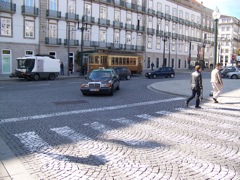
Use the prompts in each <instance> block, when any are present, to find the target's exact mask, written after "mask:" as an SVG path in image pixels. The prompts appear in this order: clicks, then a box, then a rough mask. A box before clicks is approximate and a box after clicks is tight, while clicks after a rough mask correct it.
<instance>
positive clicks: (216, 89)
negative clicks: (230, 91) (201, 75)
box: [211, 63, 223, 103]
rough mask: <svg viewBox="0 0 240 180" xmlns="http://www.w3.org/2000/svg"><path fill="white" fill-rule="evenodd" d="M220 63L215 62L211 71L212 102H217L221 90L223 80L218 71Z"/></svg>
mask: <svg viewBox="0 0 240 180" xmlns="http://www.w3.org/2000/svg"><path fill="white" fill-rule="evenodd" d="M220 69H221V64H220V63H217V64H216V67H215V69H213V70H212V72H211V83H212V88H213V90H212V92H213V101H214V103H218V100H217V98H218V97H219V95H220V94H221V92H222V88H223V81H222V75H221V72H220Z"/></svg>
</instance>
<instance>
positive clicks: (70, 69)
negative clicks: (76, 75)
mask: <svg viewBox="0 0 240 180" xmlns="http://www.w3.org/2000/svg"><path fill="white" fill-rule="evenodd" d="M68 71H70V72H71V74H72V73H73V64H72V62H70V63H69V67H68Z"/></svg>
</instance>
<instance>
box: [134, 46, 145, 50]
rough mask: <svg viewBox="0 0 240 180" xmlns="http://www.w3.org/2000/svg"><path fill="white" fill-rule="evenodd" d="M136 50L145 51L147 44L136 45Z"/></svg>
mask: <svg viewBox="0 0 240 180" xmlns="http://www.w3.org/2000/svg"><path fill="white" fill-rule="evenodd" d="M136 51H145V46H136Z"/></svg>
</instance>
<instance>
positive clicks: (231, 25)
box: [217, 15, 240, 66]
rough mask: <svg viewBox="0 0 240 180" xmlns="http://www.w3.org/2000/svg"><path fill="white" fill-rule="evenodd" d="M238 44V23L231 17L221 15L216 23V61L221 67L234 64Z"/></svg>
mask: <svg viewBox="0 0 240 180" xmlns="http://www.w3.org/2000/svg"><path fill="white" fill-rule="evenodd" d="M239 43H240V21H239V20H238V19H237V18H235V17H232V16H226V15H221V17H220V19H219V23H218V59H217V62H219V63H222V64H223V66H231V65H234V64H236V60H237V58H236V57H237V56H238V54H236V51H237V49H239V45H240V44H239Z"/></svg>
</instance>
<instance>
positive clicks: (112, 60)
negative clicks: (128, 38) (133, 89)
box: [111, 57, 114, 65]
mask: <svg viewBox="0 0 240 180" xmlns="http://www.w3.org/2000/svg"><path fill="white" fill-rule="evenodd" d="M111 60H112V65H114V57H112V58H111Z"/></svg>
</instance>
